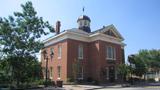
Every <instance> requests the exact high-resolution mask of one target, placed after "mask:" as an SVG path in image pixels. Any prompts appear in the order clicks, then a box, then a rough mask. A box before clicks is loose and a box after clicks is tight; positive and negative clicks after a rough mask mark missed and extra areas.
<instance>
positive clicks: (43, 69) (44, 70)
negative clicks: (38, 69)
mask: <svg viewBox="0 0 160 90" xmlns="http://www.w3.org/2000/svg"><path fill="white" fill-rule="evenodd" d="M42 73H43V78H45V76H46V68H45V67H42Z"/></svg>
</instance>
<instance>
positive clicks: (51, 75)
mask: <svg viewBox="0 0 160 90" xmlns="http://www.w3.org/2000/svg"><path fill="white" fill-rule="evenodd" d="M52 78H53V67H50V79H52Z"/></svg>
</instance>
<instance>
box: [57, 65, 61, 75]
mask: <svg viewBox="0 0 160 90" xmlns="http://www.w3.org/2000/svg"><path fill="white" fill-rule="evenodd" d="M57 71H58V78H60V77H61V66H58V67H57Z"/></svg>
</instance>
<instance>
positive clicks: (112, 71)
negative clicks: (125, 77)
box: [109, 66, 115, 82]
mask: <svg viewBox="0 0 160 90" xmlns="http://www.w3.org/2000/svg"><path fill="white" fill-rule="evenodd" d="M109 81H110V82H114V81H115V68H114V66H110V67H109Z"/></svg>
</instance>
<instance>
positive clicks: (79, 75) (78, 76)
mask: <svg viewBox="0 0 160 90" xmlns="http://www.w3.org/2000/svg"><path fill="white" fill-rule="evenodd" d="M77 79H83V67H82V66H79V67H78V70H77Z"/></svg>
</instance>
